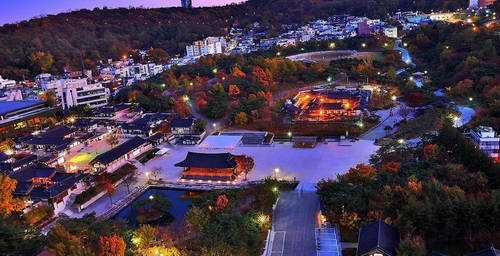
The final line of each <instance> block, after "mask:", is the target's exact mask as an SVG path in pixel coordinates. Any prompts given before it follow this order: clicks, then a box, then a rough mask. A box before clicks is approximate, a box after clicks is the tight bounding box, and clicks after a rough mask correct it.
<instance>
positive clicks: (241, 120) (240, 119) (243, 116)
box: [234, 112, 248, 126]
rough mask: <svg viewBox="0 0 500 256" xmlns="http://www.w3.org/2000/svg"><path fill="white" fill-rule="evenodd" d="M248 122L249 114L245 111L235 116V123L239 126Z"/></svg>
mask: <svg viewBox="0 0 500 256" xmlns="http://www.w3.org/2000/svg"><path fill="white" fill-rule="evenodd" d="M247 123H248V115H247V113H245V112H239V113H238V114H236V116H235V117H234V124H235V125H237V126H244V125H246V124H247Z"/></svg>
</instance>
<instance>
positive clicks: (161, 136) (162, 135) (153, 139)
mask: <svg viewBox="0 0 500 256" xmlns="http://www.w3.org/2000/svg"><path fill="white" fill-rule="evenodd" d="M163 137H165V134H163V133H159V132H157V133H155V134H153V135H151V136H150V137H149V139H150V140H152V141H156V140H159V139H161V138H163Z"/></svg>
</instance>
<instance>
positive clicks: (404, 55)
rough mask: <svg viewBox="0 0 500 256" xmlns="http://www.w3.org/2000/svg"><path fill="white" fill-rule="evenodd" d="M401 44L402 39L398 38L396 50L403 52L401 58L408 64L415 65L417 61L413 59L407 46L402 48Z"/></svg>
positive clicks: (395, 45)
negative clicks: (414, 61)
mask: <svg viewBox="0 0 500 256" xmlns="http://www.w3.org/2000/svg"><path fill="white" fill-rule="evenodd" d="M400 44H401V40H396V44H394V50H397V51H400V52H401V59H402V60H403V61H404V62H406V64H408V65H412V66H415V63H413V61H412V60H411V57H410V54H409V53H408V51H407V50H406V49H405V48H401V47H400V46H399V45H400Z"/></svg>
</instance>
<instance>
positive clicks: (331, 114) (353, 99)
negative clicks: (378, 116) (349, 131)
mask: <svg viewBox="0 0 500 256" xmlns="http://www.w3.org/2000/svg"><path fill="white" fill-rule="evenodd" d="M295 98H296V102H295V104H293V106H295V107H296V108H299V109H301V110H302V111H298V110H297V109H296V108H294V109H293V111H287V112H288V113H292V114H293V115H295V113H300V115H301V116H303V117H313V118H317V119H318V120H334V119H337V118H339V117H342V116H345V117H350V116H360V115H361V112H362V111H363V110H364V109H365V107H366V105H367V103H368V101H369V98H370V92H369V91H359V90H336V89H322V90H311V91H305V92H301V93H299V94H298V95H297V96H296V97H295ZM288 109H291V106H288Z"/></svg>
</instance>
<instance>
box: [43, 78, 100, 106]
mask: <svg viewBox="0 0 500 256" xmlns="http://www.w3.org/2000/svg"><path fill="white" fill-rule="evenodd" d="M39 85H40V87H41V88H42V90H43V91H47V90H51V91H53V92H54V94H55V95H56V97H57V101H58V104H59V106H61V108H62V109H69V108H70V107H72V106H89V107H90V108H98V107H102V106H106V105H107V104H108V98H109V94H110V92H109V89H108V88H106V87H104V86H102V84H100V83H95V84H88V83H87V79H59V80H49V81H43V82H41V83H40V84H39Z"/></svg>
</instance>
